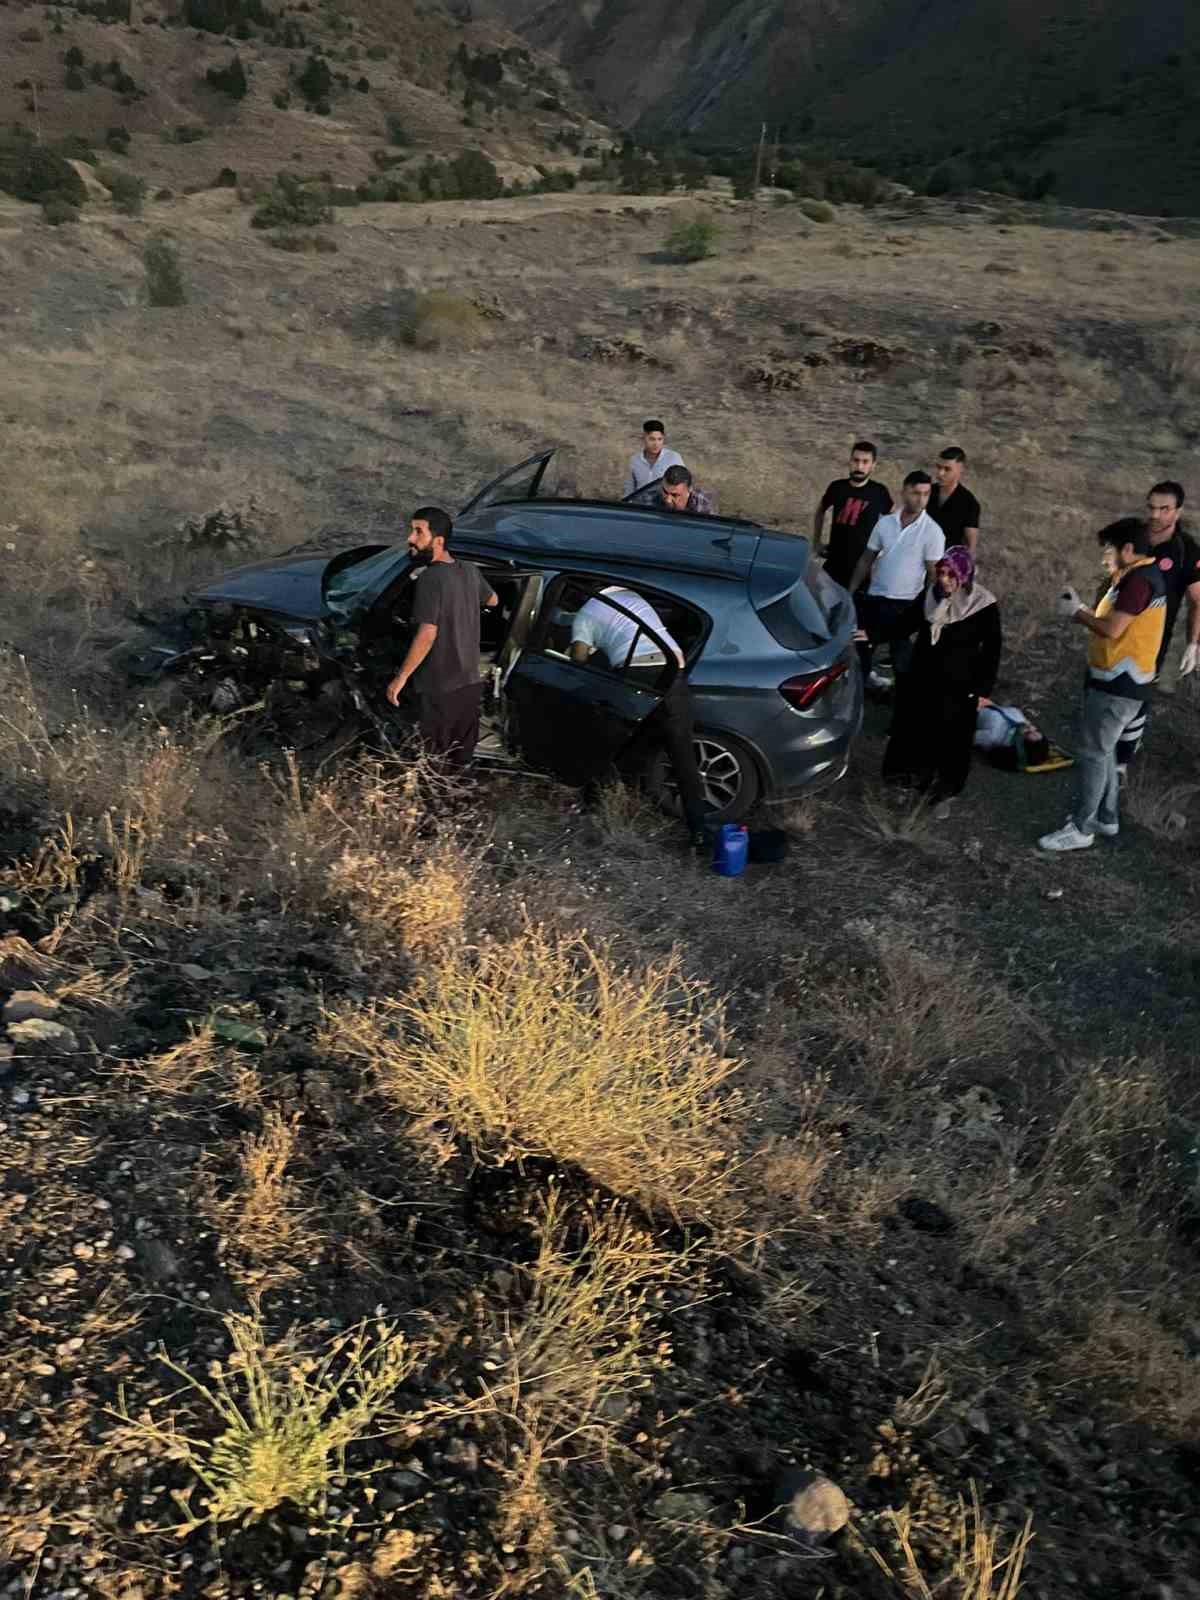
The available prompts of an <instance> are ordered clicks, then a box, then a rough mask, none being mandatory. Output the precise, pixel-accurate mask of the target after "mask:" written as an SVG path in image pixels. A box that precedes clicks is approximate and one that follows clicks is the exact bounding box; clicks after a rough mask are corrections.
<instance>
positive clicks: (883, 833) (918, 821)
mask: <svg viewBox="0 0 1200 1600" xmlns="http://www.w3.org/2000/svg"><path fill="white" fill-rule="evenodd" d="M861 826H862V831H863V833H865V834H866V836H867V837H868V838H869V839H871V840H872V841H875V842H878V843H882V844H908V845H922V844H928V843H929V841H930V840H931V838H932V837H933V829H932V827H931V826H930V808H929V801H928V800H927V799H926V797H925V796H924V795H920V794H917V795H912V794H910V793H909V792H908V791H901V790H897V789H890V790H889V789H866V790H864V791H863V796H862V824H861Z"/></svg>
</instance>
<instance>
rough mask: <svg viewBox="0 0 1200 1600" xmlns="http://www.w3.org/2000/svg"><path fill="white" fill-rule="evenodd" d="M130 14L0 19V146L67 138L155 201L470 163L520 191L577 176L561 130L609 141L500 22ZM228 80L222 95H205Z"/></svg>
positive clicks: (212, 11)
mask: <svg viewBox="0 0 1200 1600" xmlns="http://www.w3.org/2000/svg"><path fill="white" fill-rule="evenodd" d="M118 3H120V0H118ZM97 9H100V8H99V7H97ZM134 16H135V19H136V20H135V21H134V22H133V23H132V24H131V23H129V22H127V21H124V20H116V21H114V20H105V19H104V18H103V17H99V16H95V15H86V14H81V13H79V12H73V11H71V10H63V9H61V8H57V7H49V6H41V5H13V4H8V5H3V6H0V105H3V106H4V107H5V108H6V110H5V119H4V120H5V123H6V133H7V135H8V136H9V137H10V138H11V137H12V136H13V134H14V132H15V134H16V135H17V136H24V137H27V138H31V139H36V140H38V141H41V142H45V143H47V144H51V145H53V144H54V143H55V142H57V141H62V140H63V139H74V140H76V141H77V142H78V145H79V149H80V153H83V152H84V151H85V150H87V149H95V150H97V151H99V152H101V153H102V155H103V159H104V160H105V161H107V162H109V163H110V164H115V165H116V166H117V167H118V168H119V169H120V170H123V171H126V172H128V173H131V174H136V175H137V176H138V177H140V178H142V179H143V180H145V181H146V182H147V183H148V184H149V185H150V187H151V190H152V191H154V190H157V189H159V188H160V187H163V186H165V187H168V188H170V189H172V190H175V191H178V190H179V189H184V190H187V189H194V188H202V187H208V186H210V185H211V184H213V183H214V182H215V181H216V179H217V175H218V174H219V173H221V172H222V170H223V169H228V172H230V173H232V174H235V175H236V178H237V179H238V180H240V181H243V182H244V181H245V180H247V179H251V180H253V179H256V178H267V177H270V176H272V175H273V174H274V173H275V172H277V171H278V170H280V169H281V168H289V169H291V170H293V171H297V172H302V173H316V172H324V173H327V174H328V175H329V179H330V180H331V181H332V182H334V183H338V184H343V185H354V184H358V183H362V182H364V181H368V180H370V179H371V178H373V177H376V178H377V177H378V176H379V174H380V173H381V171H382V172H387V173H389V174H398V175H403V174H404V172H405V171H406V170H408V169H410V168H413V167H415V166H417V165H418V164H419V163H420V162H421V161H422V160H424V159H425V158H426V157H427V156H430V155H433V156H436V157H437V158H439V159H442V158H445V157H448V156H453V155H454V154H455V153H456V152H460V151H464V150H468V149H472V148H481V149H483V150H484V151H485V152H486V153H487V154H488V155H489V157H490V158H491V159H492V160H493V161H494V162H495V163H496V165H497V168H498V170H499V172H500V174H501V176H502V177H503V178H504V179H505V180H506V181H508V182H510V183H511V182H514V181H517V182H530V181H536V179H537V177H538V173H537V171H536V166H535V164H536V163H539V162H541V163H546V162H548V161H550V162H553V164H554V165H557V166H567V167H569V166H572V165H573V164H576V158H575V156H574V154H573V152H572V151H571V150H567V149H565V148H564V147H563V146H562V144H561V142H560V136H561V135H562V133H563V132H564V131H568V132H569V137H570V138H571V140H572V142H573V143H574V144H575V145H576V146H578V147H582V146H583V144H584V142H585V141H587V140H589V139H591V138H594V137H603V135H604V133H605V131H606V130H605V129H604V128H603V127H602V126H601V125H600V124H597V123H595V122H593V121H591V120H590V118H589V116H588V106H587V103H586V101H585V98H584V97H582V96H581V95H579V94H578V93H575V92H574V91H573V90H572V88H571V85H570V82H569V80H568V75H567V74H566V72H565V71H564V70H563V69H562V68H560V67H559V66H557V65H556V64H555V63H554V62H553V61H551V60H550V59H548V58H547V57H545V56H542V55H539V53H538V52H537V51H535V50H532V49H530V48H529V47H527V46H526V45H524V44H523V42H522V41H520V40H519V39H517V38H515V37H514V36H513V35H512V33H511V32H509V30H508V29H507V28H506V27H505V26H504V25H503V24H501V23H499V22H497V21H496V20H494V19H493V20H491V21H483V22H470V21H464V20H462V19H461V18H458V17H455V16H454V15H452V14H451V13H450V12H449V11H446V10H441V9H439V8H437V7H429V6H422V5H416V4H412V3H410V0H397V3H396V4H386V5H385V4H382V3H377V0H363V3H362V4H355V5H349V4H325V5H310V4H309V3H308V0H300V3H299V4H298V5H290V6H282V7H280V8H278V9H277V10H274V11H272V10H269V9H268V8H267V7H266V6H265V5H263V4H262V0H187V4H186V5H185V6H184V7H183V8H182V10H181V12H164V13H163V14H162V15H161V16H158V15H155V14H152V13H151V12H150V11H149V10H145V9H143V8H141V7H138V6H136V5H135V8H134ZM188 19H191V20H192V22H201V23H204V24H205V26H194V25H189V21H188ZM235 61H236V62H237V64H238V65H237V67H233V64H234V62H235ZM314 61H315V62H317V63H318V65H317V66H316V67H315V68H312V67H310V63H312V62H314ZM231 68H233V70H234V72H235V74H236V73H238V72H239V71H240V74H241V76H240V78H235V79H234V80H233V83H232V86H231V87H229V88H222V87H221V86H220V85H219V84H214V83H213V82H212V81H211V79H210V77H209V74H210V73H212V74H221V73H223V72H228V71H229V70H230V69H231ZM306 74H308V75H307V76H306ZM226 181H229V179H228V177H227V178H226Z"/></svg>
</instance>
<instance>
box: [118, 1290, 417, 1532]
mask: <svg viewBox="0 0 1200 1600" xmlns="http://www.w3.org/2000/svg"><path fill="white" fill-rule="evenodd" d="M224 1320H225V1328H226V1332H227V1333H228V1335H229V1339H230V1342H231V1344H232V1347H233V1348H232V1354H231V1355H230V1357H229V1359H228V1361H227V1362H225V1363H224V1364H223V1365H222V1364H221V1363H219V1362H214V1363H213V1364H212V1366H210V1368H209V1381H208V1382H207V1383H205V1382H201V1380H200V1379H198V1378H196V1377H194V1376H193V1375H192V1374H191V1373H190V1372H188V1371H187V1370H186V1368H184V1367H182V1366H180V1365H179V1364H178V1363H177V1362H175V1361H173V1360H171V1358H170V1357H168V1356H166V1355H165V1354H164V1355H163V1356H162V1360H163V1362H164V1364H165V1365H166V1366H167V1367H168V1368H169V1369H170V1371H171V1372H173V1373H174V1374H175V1375H176V1377H178V1378H181V1379H182V1380H183V1383H184V1386H185V1392H186V1393H188V1394H189V1395H190V1396H191V1397H192V1398H193V1399H195V1400H197V1401H199V1402H200V1406H201V1409H202V1411H203V1412H204V1413H206V1414H207V1418H208V1420H209V1421H210V1423H211V1422H212V1421H213V1420H215V1422H216V1423H217V1424H218V1431H217V1432H216V1433H215V1435H213V1436H211V1437H210V1436H208V1435H206V1434H205V1433H201V1432H199V1431H197V1432H194V1433H189V1432H186V1431H184V1429H183V1428H182V1427H181V1426H180V1424H179V1420H178V1418H177V1417H176V1416H172V1417H171V1418H170V1419H169V1420H168V1421H166V1422H160V1421H158V1420H156V1419H155V1418H154V1417H153V1416H152V1415H151V1414H150V1413H149V1412H146V1413H143V1414H142V1415H141V1416H139V1417H137V1418H133V1417H130V1416H129V1415H128V1414H126V1413H124V1412H119V1413H118V1415H119V1416H120V1418H121V1421H122V1422H123V1423H124V1425H125V1427H124V1431H125V1432H126V1433H127V1434H128V1435H129V1436H130V1437H131V1439H134V1440H136V1441H139V1442H140V1443H141V1444H142V1445H143V1446H144V1447H148V1448H152V1449H156V1450H159V1451H163V1452H165V1453H166V1455H167V1456H168V1457H169V1458H170V1459H172V1460H175V1461H179V1462H182V1463H183V1464H184V1465H185V1466H186V1467H187V1468H188V1470H189V1471H190V1472H191V1473H192V1474H193V1476H194V1477H195V1479H196V1485H197V1487H198V1489H199V1491H200V1503H199V1507H198V1509H193V1507H192V1504H191V1500H192V1495H193V1493H194V1492H195V1491H194V1490H189V1491H187V1492H184V1493H178V1492H177V1493H176V1495H175V1499H176V1500H177V1502H178V1503H179V1505H180V1507H181V1509H182V1510H183V1512H184V1514H185V1518H184V1521H183V1522H182V1523H181V1524H180V1525H179V1526H178V1527H177V1528H176V1529H175V1532H176V1533H177V1534H179V1535H180V1536H181V1537H186V1536H187V1535H188V1534H190V1533H191V1532H193V1531H194V1530H195V1529H196V1528H198V1527H202V1526H204V1525H205V1524H214V1525H217V1524H221V1523H226V1522H231V1521H234V1520H252V1519H254V1518H257V1517H262V1516H265V1515H266V1514H267V1513H268V1512H270V1511H272V1510H274V1509H275V1508H276V1507H277V1506H280V1505H283V1504H285V1503H289V1504H291V1505H294V1506H297V1507H299V1508H300V1509H302V1510H304V1511H308V1512H310V1513H319V1512H321V1511H322V1510H323V1508H324V1505H325V1501H326V1497H327V1494H328V1489H329V1482H330V1478H331V1477H332V1476H333V1475H334V1473H335V1472H339V1473H340V1472H341V1471H343V1470H344V1466H345V1455H346V1451H347V1449H348V1448H349V1447H350V1446H351V1445H353V1444H354V1443H355V1442H356V1441H358V1440H361V1439H363V1438H365V1437H366V1436H367V1435H368V1434H369V1432H370V1430H371V1429H372V1427H373V1425H374V1424H375V1423H376V1421H377V1419H378V1418H379V1417H380V1415H381V1414H382V1413H383V1412H384V1411H385V1410H386V1409H387V1408H388V1406H389V1405H390V1404H391V1401H392V1397H393V1395H394V1394H395V1391H396V1389H397V1388H398V1387H399V1386H400V1385H401V1384H402V1383H403V1382H404V1381H405V1379H406V1378H408V1376H409V1375H410V1374H411V1373H412V1372H413V1371H414V1370H415V1368H416V1366H417V1365H418V1362H419V1359H420V1354H419V1352H418V1351H417V1350H415V1349H414V1348H413V1347H412V1346H410V1345H409V1344H408V1343H407V1342H406V1340H405V1339H404V1337H403V1336H402V1335H401V1334H400V1333H398V1332H397V1331H396V1329H395V1328H394V1327H392V1326H391V1325H389V1324H387V1323H383V1322H377V1323H370V1324H368V1323H365V1322H363V1323H359V1324H356V1326H355V1327H353V1328H351V1329H349V1330H348V1331H347V1332H345V1333H343V1334H341V1335H339V1336H338V1337H337V1338H336V1339H334V1340H333V1341H332V1342H331V1343H330V1344H329V1345H328V1347H327V1348H326V1349H325V1351H324V1352H323V1353H322V1354H321V1355H314V1354H312V1353H309V1352H307V1351H305V1350H303V1349H302V1348H301V1347H300V1345H299V1343H298V1341H297V1339H296V1337H295V1336H294V1335H292V1334H289V1335H287V1336H286V1337H285V1338H283V1339H282V1340H280V1341H278V1342H277V1343H274V1344H271V1343H268V1341H267V1338H266V1334H265V1331H264V1328H263V1324H262V1321H261V1319H260V1318H259V1317H258V1316H257V1315H253V1316H237V1315H231V1316H228V1317H226V1318H225V1319H224Z"/></svg>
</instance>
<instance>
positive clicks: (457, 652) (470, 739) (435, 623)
mask: <svg viewBox="0 0 1200 1600" xmlns="http://www.w3.org/2000/svg"><path fill="white" fill-rule="evenodd" d="M453 530H454V524H453V523H452V522H451V520H450V518H449V516H448V515H447V514H446V512H445V511H443V510H442V509H441V507H440V506H419V507H418V508H417V510H416V511H414V512H413V514H412V520H411V522H410V524H409V532H408V551H409V554H410V555H411V556H412V558H413V562H414V564H415V567H416V569H417V570H416V573H415V578H416V583H415V593H414V595H413V603H412V621H413V623H414V624H415V627H416V632H415V633H414V634H413V637H412V642H411V643H410V645H409V647H408V651H407V654H406V655H405V657H404V661H403V663H402V664H401V667H400V670H399V672H397V674H396V676H395V677H394V678H393V679H392V681H391V682H390V683H389V684H388V686H387V698H388V700H389V701H390V702H391V704H392V705H394V706H397V705H399V704H400V696H401V695H402V694H403V692H404V690H405V688H406V687H407V685H408V684H409V682H410V681H411V682H412V688H413V693H414V694H415V696H416V700H417V727H418V729H419V731H420V734H421V737H422V738H423V739H424V741H425V743H426V744H427V745H428V747H429V749H430V750H431V751H432V752H433V754H434V755H439V756H445V757H446V758H447V760H449V761H450V762H451V763H452V764H453V765H454V766H457V767H466V766H468V765H469V764H470V761H471V757H472V755H473V754H474V751H475V746H476V745H477V744H478V742H479V707H480V703H481V701H482V698H483V683H482V681H481V679H480V676H479V612H480V608H481V607H482V606H494V605H496V604H497V603H498V602H497V597H496V594H495V592H494V590H493V589H492V586H491V584H490V583H489V582H488V581H487V579H486V578H485V577H484V575H483V573H482V572H480V570H479V568H478V567H474V566H472V565H471V564H470V563H469V562H466V561H456V560H455V559H454V557H453V556H452V555H451V554H450V552H449V550H448V549H447V546H448V545H449V543H450V535H451V533H452V532H453Z"/></svg>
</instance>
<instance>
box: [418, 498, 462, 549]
mask: <svg viewBox="0 0 1200 1600" xmlns="http://www.w3.org/2000/svg"><path fill="white" fill-rule="evenodd" d="M412 521H413V522H424V523H426V524H427V525H428V528H429V531H430V533H431V534H432V535H433V536H434V538H435V539H440V540H441V541H442V543H443V544H449V543H450V535H451V534H452V533H453V532H454V524H453V522H452V521H451V520H450V513H449V512H448V511H443V510H442V508H441V506H418V507H417V509H416V510H415V511H414V512H413V514H412Z"/></svg>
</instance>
